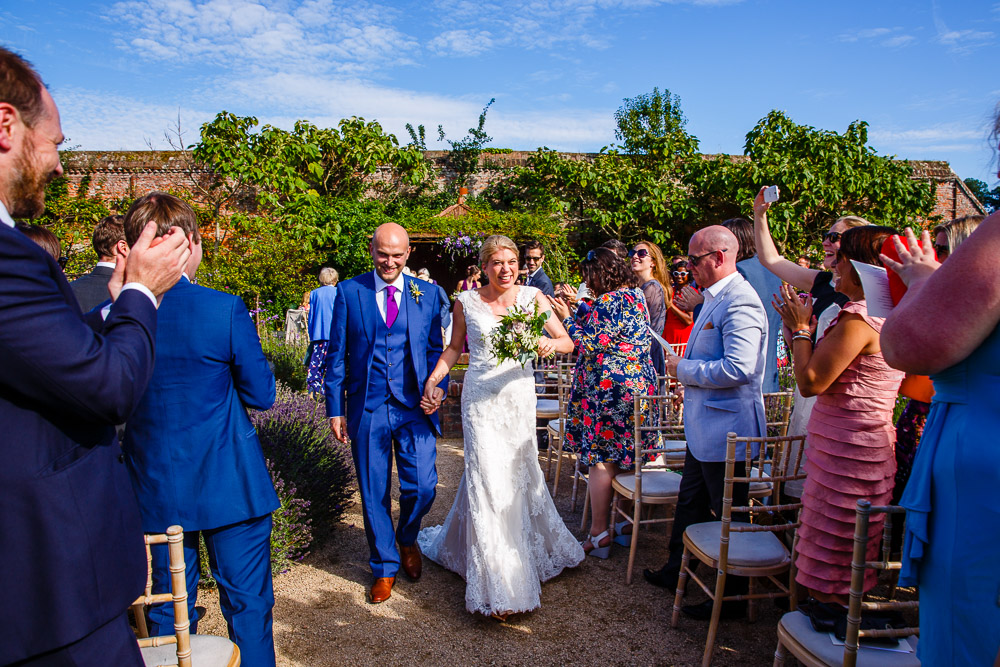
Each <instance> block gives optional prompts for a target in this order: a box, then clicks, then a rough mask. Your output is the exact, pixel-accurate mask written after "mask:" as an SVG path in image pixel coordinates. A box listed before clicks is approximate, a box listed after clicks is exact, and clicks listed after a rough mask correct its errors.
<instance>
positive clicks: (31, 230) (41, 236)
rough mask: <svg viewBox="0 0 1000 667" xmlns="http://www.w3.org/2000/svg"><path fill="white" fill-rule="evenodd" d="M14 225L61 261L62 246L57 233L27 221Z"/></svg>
mask: <svg viewBox="0 0 1000 667" xmlns="http://www.w3.org/2000/svg"><path fill="white" fill-rule="evenodd" d="M14 227H15V228H17V229H18V231H20V232H21V233H22V234H24V235H25V236H27V237H28V238H29V239H31V240H32V241H34V242H35V244H36V245H38V246H40V247H41V249H42V250H44V251H45V252H47V253H49V254H50V255H51V256H52V259H54V260H56V261H57V262H58V261H59V258H60V256H61V255H62V248H61V247H60V246H59V239H58V238H57V237H56V235H55V234H53V233H52V232H50V231H49V230H47V229H45V227H42V226H41V225H34V224H29V223H25V222H19V223H17V224H16V225H14Z"/></svg>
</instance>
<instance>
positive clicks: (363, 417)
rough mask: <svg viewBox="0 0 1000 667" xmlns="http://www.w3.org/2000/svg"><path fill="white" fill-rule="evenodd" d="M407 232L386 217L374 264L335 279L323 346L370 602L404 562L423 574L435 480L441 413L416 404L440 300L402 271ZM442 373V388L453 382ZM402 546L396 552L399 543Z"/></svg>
mask: <svg viewBox="0 0 1000 667" xmlns="http://www.w3.org/2000/svg"><path fill="white" fill-rule="evenodd" d="M409 247H410V240H409V235H408V234H407V233H406V230H405V229H403V228H402V227H400V226H399V225H397V224H395V223H386V224H384V225H381V226H380V227H379V228H378V229H376V230H375V234H374V235H373V236H372V242H371V253H372V260H373V261H374V264H375V270H374V271H373V272H371V273H363V274H361V275H360V276H357V277H355V278H353V279H351V280H347V281H344V282H342V283H340V285H338V288H337V299H336V304H335V305H334V308H333V326H332V328H331V330H330V347H329V349H328V350H327V356H326V358H327V372H326V414H327V416H328V417H330V428H331V429H332V430H333V433H334V436H335V437H336V438H337V439H338V440H340V441H341V442H346V441H347V437H348V436H350V438H351V453H352V454H353V456H354V466H355V470H356V471H357V476H358V490H359V491H360V493H361V504H362V508H363V510H364V519H365V536H366V537H367V538H368V549H369V552H370V556H369V565H370V566H371V569H372V584H371V589H370V590H369V600H370V601H371V602H372V603H373V604H377V603H380V602H384V601H385V600H387V599H389V596H390V594H391V592H392V587H393V585H394V584H395V581H396V573H397V572H398V571H399V569H400V567H402V569H403V571H404V572H405V573H406V574H407V576H408V577H409V578H410V579H411V580H417V579H419V578H420V573H421V558H420V551H419V549H418V548H417V544H416V542H417V533H418V532H419V531H420V520H421V519H422V518H423V516H424V515H425V514H426V513H427V511H428V510H429V509H430V507H431V503H433V502H434V494H435V487H436V486H437V470H436V468H435V460H436V457H437V449H436V447H437V436H438V435H440V432H441V430H440V427H439V425H438V418H437V415H436V414H431V415H429V416H428V415H426V414H424V412H423V410H422V409H421V408H420V398H421V396H422V394H423V389H424V384H425V383H426V382H427V376H428V374H429V373H430V371H431V370H433V369H434V365H435V364H436V363H437V360H438V357H440V356H441V351H442V349H443V345H442V341H441V304H440V301H439V297H438V293H437V289H436V288H435V287H434V285H432V284H430V283H427V282H424V281H423V280H417V279H415V278H411V277H410V276H407V275H405V274H403V267H404V266H406V260H407V258H408V257H409V254H410V251H409ZM447 383H448V380H447V378H445V379H444V380H443V381H442V382H441V385H440V387H439V388H438V390H437V391H436V393H437V400H438V401H440V400H441V399H442V398H443V397H444V396H445V392H446V390H447V387H448V384H447ZM393 453H395V459H396V472H397V473H398V476H399V521H398V523H397V524H396V526H395V527H394V526H393V522H392V512H391V500H390V494H389V490H390V482H391V480H392V460H393ZM397 544H398V548H397Z"/></svg>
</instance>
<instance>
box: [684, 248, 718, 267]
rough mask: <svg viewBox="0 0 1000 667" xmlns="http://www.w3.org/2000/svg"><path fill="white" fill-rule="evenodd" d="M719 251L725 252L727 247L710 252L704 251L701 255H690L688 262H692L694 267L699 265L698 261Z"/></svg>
mask: <svg viewBox="0 0 1000 667" xmlns="http://www.w3.org/2000/svg"><path fill="white" fill-rule="evenodd" d="M717 252H721V253H725V252H726V249H725V248H721V249H719V250H709V251H708V252H705V253H702V254H700V255H688V264H690V265H691V266H692V267H695V266H698V262H700V261H701V260H703V259H705V258H706V257H708V256H709V255H714V254H715V253H717Z"/></svg>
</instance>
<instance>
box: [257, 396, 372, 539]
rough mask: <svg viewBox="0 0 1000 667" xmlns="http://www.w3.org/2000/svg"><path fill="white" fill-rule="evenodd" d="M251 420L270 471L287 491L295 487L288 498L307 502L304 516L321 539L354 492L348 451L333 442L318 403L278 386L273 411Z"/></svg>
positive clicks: (347, 448) (264, 412) (259, 414)
mask: <svg viewBox="0 0 1000 667" xmlns="http://www.w3.org/2000/svg"><path fill="white" fill-rule="evenodd" d="M250 419H251V421H252V422H253V425H254V426H255V427H256V429H257V435H258V437H259V438H260V444H261V446H262V447H263V449H264V456H265V457H266V458H267V460H268V461H270V463H271V464H272V465H273V470H274V472H275V473H277V475H278V476H280V478H281V479H282V480H284V481H285V482H287V483H288V485H289V488H290V487H291V485H294V491H292V492H290V495H294V496H295V497H297V498H300V499H302V500H303V501H306V502H308V506H306V507H303V508H302V510H303V514H302V516H304V517H306V518H308V519H309V520H310V521H311V528H312V530H313V531H316V532H317V533H321V534H322V535H323V536H325V534H326V533H327V531H328V530H329V529H330V528H332V527H333V525H334V524H336V522H337V521H338V520H339V519H340V517H341V515H343V513H344V510H345V509H346V508H347V503H348V501H349V500H350V497H351V494H352V492H353V484H354V468H353V464H352V461H351V451H350V447H349V446H348V445H345V444H342V443H340V442H338V441H337V440H336V439H335V438H334V437H333V434H332V433H331V432H330V428H329V425H328V422H327V420H326V417H325V416H324V411H323V406H322V404H321V403H317V402H316V401H314V400H312V399H311V398H309V397H308V396H307V395H305V394H303V393H299V392H294V391H292V390H291V389H290V388H289V387H288V386H287V385H285V384H283V383H281V382H279V383H278V391H277V399H276V400H275V402H274V406H272V407H271V409H269V410H264V411H261V412H257V411H253V412H251V414H250ZM275 485H276V486H277V482H276V484H275Z"/></svg>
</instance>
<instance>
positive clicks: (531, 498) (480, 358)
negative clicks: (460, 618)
mask: <svg viewBox="0 0 1000 667" xmlns="http://www.w3.org/2000/svg"><path fill="white" fill-rule="evenodd" d="M479 257H480V262H481V263H482V264H483V268H484V269H485V272H486V275H487V277H488V278H489V284H488V285H486V286H484V287H481V288H479V289H476V290H469V291H466V292H463V293H462V294H461V296H459V298H458V301H457V302H456V303H455V310H454V313H453V318H452V321H453V322H454V328H453V330H452V339H451V345H450V346H449V347H448V348H447V349H446V350H445V351H444V353H443V354H442V355H441V358H440V360H439V361H438V362H437V365H436V366H435V368H434V370H433V372H432V373H431V375H430V377H429V378H428V379H427V384H426V386H425V391H424V399H423V401H422V404H423V405H424V408H425V410H434V409H436V408H437V406H438V405H439V404H440V400H441V390H440V389H439V388H438V387H437V384H438V382H440V381H441V379H442V378H443V377H444V376H445V375H446V374H447V373H448V371H449V370H450V369H451V367H452V366H453V365H454V364H455V361H456V360H457V359H458V356H459V354H461V352H462V345H463V343H464V342H465V340H466V332H468V345H469V369H468V371H467V372H466V374H465V382H464V384H463V387H462V390H463V391H462V428H463V431H464V434H465V471H464V473H463V474H462V480H461V482H460V483H459V485H458V492H457V495H456V496H455V503H454V504H453V505H452V507H451V511H449V512H448V518H447V519H445V522H444V525H441V526H433V527H430V528H425V529H423V530H421V531H420V535H419V536H418V537H417V544H418V545H419V546H420V549H421V551H422V552H423V553H424V554H425V555H426V556H427V557H428V558H430V559H431V560H433V561H434V562H436V563H439V564H440V565H443V566H444V567H446V568H448V569H449V570H452V571H454V572H457V573H458V574H460V575H462V576H463V577H464V578H465V582H466V588H465V608H466V609H468V610H469V611H470V612H473V613H475V612H479V613H482V614H485V615H488V616H493V617H495V618H498V619H500V620H505V619H506V618H507V616H508V615H510V614H513V613H519V612H524V611H530V610H532V609H535V608H537V607H538V606H539V605H540V600H539V596H540V593H541V582H543V581H547V580H549V579H551V578H552V577H554V576H556V575H557V574H559V572H561V571H562V570H563V569H564V568H567V567H574V566H576V565H578V564H579V563H580V562H581V561H582V560H583V559H584V553H583V548H582V547H581V546H580V544H579V542H577V540H576V539H575V538H574V537H573V535H572V534H571V533H570V532H569V530H568V529H567V528H566V525H565V524H564V523H563V520H562V518H561V517H560V516H559V513H558V512H557V511H556V508H555V505H554V504H553V503H552V498H551V497H550V496H549V492H548V489H547V488H546V486H545V479H544V477H543V476H542V470H541V468H540V467H539V465H538V448H537V444H536V437H535V380H534V376H533V373H532V369H531V366H530V365H529V366H528V367H527V368H522V367H521V365H520V364H519V363H517V362H516V361H511V360H507V361H504V362H503V363H501V364H500V365H499V366H498V365H497V360H496V358H495V357H494V356H493V355H492V353H491V351H490V349H489V348H488V347H487V344H486V343H484V337H485V335H486V334H488V333H489V332H490V330H491V329H493V327H495V326H496V325H497V323H498V322H499V318H500V317H501V316H503V315H504V314H505V313H506V312H507V310H508V309H509V308H510V307H511V306H513V305H515V304H516V305H518V306H521V307H522V308H529V309H530V308H531V307H532V303H533V302H534V303H537V304H538V306H539V310H549V309H550V306H549V304H548V302H547V301H546V300H545V297H544V296H542V294H541V292H540V291H539V290H538V289H536V288H534V287H525V286H519V285H517V284H516V283H515V281H516V279H517V274H518V253H517V246H516V245H514V242H513V241H511V240H510V239H509V238H507V237H506V236H491V237H489V238H488V239H486V241H484V243H483V247H482V250H481V251H480V255H479ZM545 329H546V332H547V333H548V334H549V336H551V337H550V338H544V337H543V338H542V339H541V340H540V341H539V344H538V352H539V355H540V356H542V357H546V356H550V355H552V354H555V353H556V352H559V353H564V354H565V353H569V352H572V351H573V341H572V339H571V338H570V337H569V336H568V335H567V333H566V330H565V329H564V328H563V326H562V324H561V323H560V322H559V320H558V319H557V318H555V317H550V318H549V320H548V322H547V323H546V324H545Z"/></svg>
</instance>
